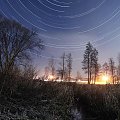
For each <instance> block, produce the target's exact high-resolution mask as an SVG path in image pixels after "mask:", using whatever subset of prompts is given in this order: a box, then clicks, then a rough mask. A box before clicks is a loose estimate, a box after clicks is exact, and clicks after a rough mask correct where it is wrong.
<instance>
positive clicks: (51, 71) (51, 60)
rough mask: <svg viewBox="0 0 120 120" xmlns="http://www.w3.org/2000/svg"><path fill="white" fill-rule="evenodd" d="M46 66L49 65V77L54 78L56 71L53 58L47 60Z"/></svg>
mask: <svg viewBox="0 0 120 120" xmlns="http://www.w3.org/2000/svg"><path fill="white" fill-rule="evenodd" d="M48 65H49V70H50V73H51V75H52V76H54V77H55V72H56V70H55V61H54V59H53V58H51V59H50V60H49V63H48Z"/></svg>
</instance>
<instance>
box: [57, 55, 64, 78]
mask: <svg viewBox="0 0 120 120" xmlns="http://www.w3.org/2000/svg"><path fill="white" fill-rule="evenodd" d="M65 59H66V55H65V53H63V55H62V56H61V62H60V63H59V64H60V67H59V69H58V70H57V72H58V75H59V76H61V79H62V80H63V79H65V72H66V67H65Z"/></svg>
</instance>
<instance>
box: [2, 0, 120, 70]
mask: <svg viewBox="0 0 120 120" xmlns="http://www.w3.org/2000/svg"><path fill="white" fill-rule="evenodd" d="M0 13H1V14H2V15H4V16H5V17H7V18H9V19H14V20H16V21H18V22H20V23H21V24H23V25H24V26H26V27H28V28H30V29H35V30H37V31H38V33H39V37H40V38H41V39H42V40H43V41H44V43H43V44H44V45H45V50H44V51H42V53H41V55H39V56H40V58H39V59H38V58H36V57H35V60H34V61H35V64H36V65H37V66H38V64H39V65H40V67H41V68H44V66H45V64H46V62H47V61H48V59H49V58H51V56H53V57H54V59H55V60H56V61H59V60H60V56H61V55H62V53H63V52H66V53H68V52H71V53H72V56H73V61H74V63H73V64H74V66H75V67H74V71H76V70H79V69H80V67H81V61H82V59H83V58H82V57H83V51H84V49H85V45H86V43H87V42H88V41H90V42H91V43H92V44H93V45H94V46H95V47H96V48H97V49H98V50H99V52H100V55H99V57H100V61H101V62H102V61H106V60H107V59H106V58H110V57H111V56H113V57H114V58H116V57H117V54H118V53H119V52H120V49H119V44H120V40H119V38H120V1H119V0H114V1H113V0H0ZM105 56H106V58H105ZM78 64H79V65H78Z"/></svg>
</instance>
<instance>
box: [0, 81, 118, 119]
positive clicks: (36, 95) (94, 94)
mask: <svg viewBox="0 0 120 120" xmlns="http://www.w3.org/2000/svg"><path fill="white" fill-rule="evenodd" d="M75 108H77V110H78V111H79V112H80V113H81V114H82V119H80V118H78V120H120V118H119V116H120V85H79V84H76V83H64V82H61V83H57V82H43V81H40V82H34V83H32V84H29V85H28V84H27V85H26V84H25V85H21V86H18V87H16V90H15V91H14V92H12V93H11V94H10V95H6V94H1V95H0V120H2V119H3V120H10V119H11V120H16V119H19V120H75V118H74V117H75V116H74V115H73V114H72V112H71V111H72V110H73V109H75ZM76 120H77V119H76Z"/></svg>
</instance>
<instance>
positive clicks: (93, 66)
mask: <svg viewBox="0 0 120 120" xmlns="http://www.w3.org/2000/svg"><path fill="white" fill-rule="evenodd" d="M98 71H99V65H98V51H97V50H96V49H95V48H94V49H93V51H92V54H91V72H92V74H93V75H94V79H93V83H94V84H95V82H96V78H97V74H98Z"/></svg>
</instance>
